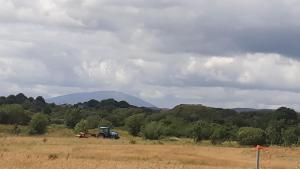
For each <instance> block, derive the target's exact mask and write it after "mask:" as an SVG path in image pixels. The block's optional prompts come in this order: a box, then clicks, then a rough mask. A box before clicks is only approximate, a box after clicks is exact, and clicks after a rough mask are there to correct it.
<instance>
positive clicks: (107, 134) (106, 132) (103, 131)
mask: <svg viewBox="0 0 300 169" xmlns="http://www.w3.org/2000/svg"><path fill="white" fill-rule="evenodd" d="M101 136H102V137H103V138H110V139H119V138H120V136H119V134H118V133H117V132H115V131H111V130H110V127H99V134H98V137H101Z"/></svg>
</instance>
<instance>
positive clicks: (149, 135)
mask: <svg viewBox="0 0 300 169" xmlns="http://www.w3.org/2000/svg"><path fill="white" fill-rule="evenodd" d="M142 133H143V136H144V138H145V139H149V140H158V139H160V138H161V136H162V133H163V125H162V123H161V122H156V121H153V122H150V123H147V124H146V125H145V127H144V128H143V129H142Z"/></svg>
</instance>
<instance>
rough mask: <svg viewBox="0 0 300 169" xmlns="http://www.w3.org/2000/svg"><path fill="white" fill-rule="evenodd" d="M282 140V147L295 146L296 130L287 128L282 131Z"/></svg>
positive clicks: (296, 139)
mask: <svg viewBox="0 0 300 169" xmlns="http://www.w3.org/2000/svg"><path fill="white" fill-rule="evenodd" d="M282 139H283V145H284V146H290V145H293V144H297V142H298V136H297V134H296V128H288V129H286V130H283V131H282Z"/></svg>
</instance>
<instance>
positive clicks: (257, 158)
mask: <svg viewBox="0 0 300 169" xmlns="http://www.w3.org/2000/svg"><path fill="white" fill-rule="evenodd" d="M263 149H268V147H263V146H260V145H257V146H256V169H259V158H260V150H263Z"/></svg>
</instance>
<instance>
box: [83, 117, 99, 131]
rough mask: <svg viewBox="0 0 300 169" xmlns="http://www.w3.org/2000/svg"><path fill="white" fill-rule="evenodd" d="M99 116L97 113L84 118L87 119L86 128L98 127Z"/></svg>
mask: <svg viewBox="0 0 300 169" xmlns="http://www.w3.org/2000/svg"><path fill="white" fill-rule="evenodd" d="M100 120H101V119H100V116H98V115H91V116H88V117H87V118H86V121H87V128H88V129H95V128H98V126H99V124H100Z"/></svg>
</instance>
